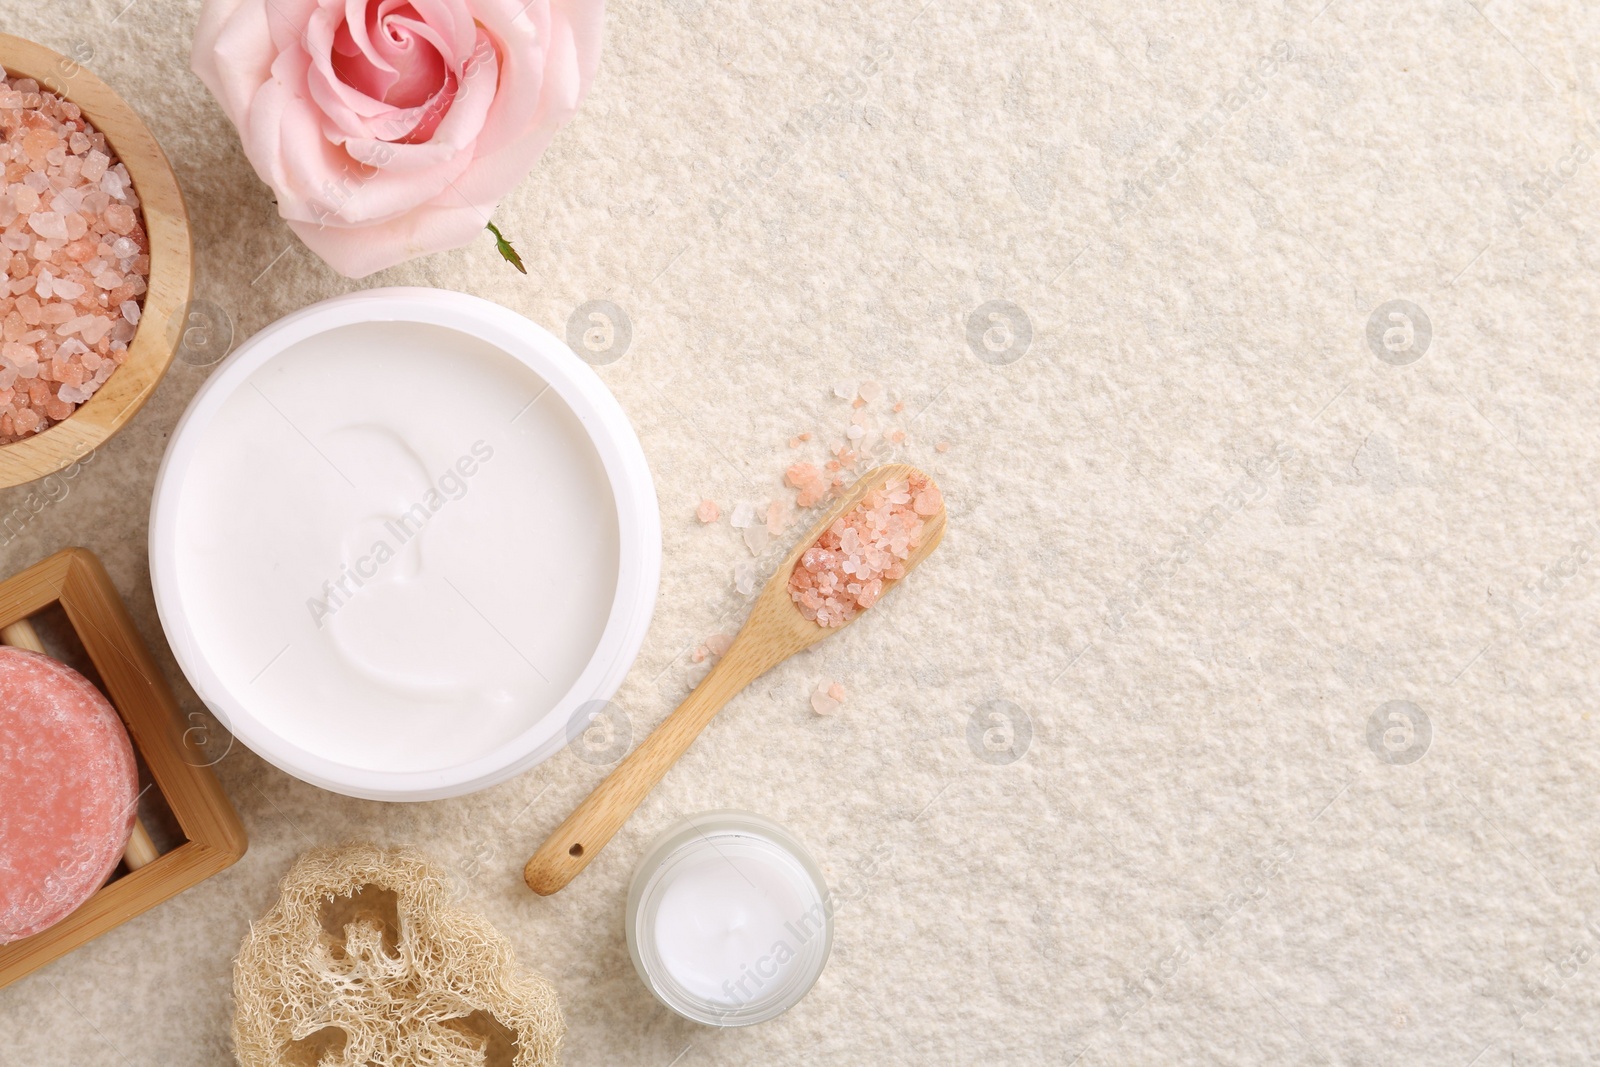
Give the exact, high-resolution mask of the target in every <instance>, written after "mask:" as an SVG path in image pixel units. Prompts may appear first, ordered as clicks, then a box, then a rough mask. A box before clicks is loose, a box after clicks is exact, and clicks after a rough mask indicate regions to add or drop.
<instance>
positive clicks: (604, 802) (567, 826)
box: [522, 463, 945, 896]
mask: <svg viewBox="0 0 1600 1067" xmlns="http://www.w3.org/2000/svg"><path fill="white" fill-rule="evenodd" d="M913 474H916V475H918V476H919V477H925V475H922V472H920V471H918V470H917V469H916V468H915V467H911V466H907V465H906V464H904V463H891V464H888V465H886V466H882V467H877V468H875V469H873V470H871V471H869V472H868V473H867V474H866V475H864V476H863V477H862V478H861V480H860V481H858V482H856V484H855V485H854V486H853V487H852V488H851V489H850V491H849V492H848V493H847V494H845V496H844V497H843V498H841V499H840V500H839V502H838V503H836V504H835V505H834V506H833V507H832V508H830V509H829V511H828V513H827V514H826V515H824V516H823V517H822V519H821V520H819V521H818V522H817V524H816V525H815V526H814V527H812V528H811V531H810V532H809V533H807V534H806V536H805V537H803V538H801V540H800V542H799V544H797V545H796V546H795V548H794V551H792V552H790V553H789V554H788V555H787V556H785V557H784V560H783V562H782V563H781V564H779V565H778V569H777V571H776V572H775V573H774V574H773V576H772V578H771V579H770V580H769V581H768V582H767V584H766V586H765V587H764V588H763V589H762V590H761V593H760V594H759V595H758V596H757V597H756V602H755V606H754V607H753V608H752V609H751V610H750V617H749V618H748V619H746V620H745V624H744V626H743V627H742V628H741V629H740V630H739V633H738V635H737V636H735V637H734V639H733V643H732V644H731V645H729V646H728V651H727V652H726V653H724V654H723V656H722V658H721V659H719V660H718V661H717V663H716V666H714V667H712V668H711V673H710V674H708V675H706V677H705V680H704V681H702V682H701V683H700V684H699V686H697V687H696V688H695V689H694V691H693V692H691V693H690V694H689V696H688V697H687V698H686V699H685V700H684V702H683V703H682V704H679V705H678V707H677V710H675V711H674V712H673V713H672V714H671V715H668V716H667V717H666V719H665V720H664V721H663V722H662V723H661V725H660V726H657V727H656V728H655V730H654V731H652V732H651V734H650V736H649V737H647V738H645V739H644V741H643V742H642V743H641V744H640V745H639V747H638V748H636V749H634V750H633V751H632V752H630V753H628V756H627V758H625V759H624V760H623V761H622V762H621V763H620V764H618V765H617V769H616V770H614V771H612V772H611V773H610V774H609V775H607V776H606V779H605V780H604V781H603V782H601V783H600V784H599V785H598V786H596V787H595V790H594V792H592V793H590V794H589V797H588V799H587V800H585V801H584V802H583V803H582V804H579V805H578V808H577V810H576V811H574V812H573V813H572V814H571V815H569V816H567V820H566V821H565V822H563V823H562V824H561V825H560V826H558V827H556V829H555V832H554V833H552V834H551V835H550V836H549V837H548V838H546V839H545V842H544V844H543V845H540V846H539V851H537V852H535V853H534V854H533V858H532V859H530V860H528V864H527V866H526V867H524V868H523V870H522V877H523V880H524V881H526V882H527V883H528V888H529V889H532V890H533V891H534V892H535V893H538V894H539V895H541V896H549V895H550V894H552V893H556V892H559V891H560V890H561V889H562V888H564V887H565V886H566V884H567V883H568V882H570V881H572V879H573V878H575V877H577V875H578V872H580V871H582V870H583V869H584V868H585V867H587V866H588V865H589V861H590V860H592V859H594V857H595V855H596V854H597V853H598V852H599V851H600V850H601V849H602V848H604V847H605V846H606V843H607V842H608V841H610V840H611V838H612V836H613V835H614V834H616V832H617V831H618V830H619V829H621V828H622V824H623V823H625V822H627V821H628V817H629V816H630V815H632V814H633V810H634V809H635V808H637V807H638V806H639V803H640V802H641V801H642V800H644V798H645V796H646V795H648V794H649V792H650V790H652V789H654V788H655V786H656V783H657V782H659V781H661V779H662V777H663V776H665V775H666V773H667V771H668V770H669V769H670V768H671V767H672V765H673V764H674V763H676V762H677V761H678V758H679V757H680V756H682V755H683V754H684V753H685V752H686V751H688V749H689V745H690V744H692V743H693V742H694V739H695V738H696V737H698V736H699V734H700V731H701V730H704V729H705V728H706V724H707V723H709V722H710V721H711V719H712V717H713V716H714V715H716V713H717V712H718V711H720V710H722V706H723V705H724V704H726V703H727V702H728V701H730V700H732V699H733V698H734V697H735V696H736V695H738V693H739V691H740V690H742V689H744V687H745V686H747V685H749V684H750V683H751V682H753V681H755V680H756V679H757V678H759V677H761V676H762V675H763V674H765V673H767V671H769V670H771V669H772V668H773V667H775V666H777V665H778V664H779V663H782V662H783V661H784V660H786V659H788V658H789V657H790V656H792V655H794V654H795V653H796V652H800V651H802V650H804V649H807V648H810V647H811V646H812V645H814V644H816V643H817V642H818V641H821V640H822V639H823V638H824V637H827V636H828V635H829V634H835V633H838V632H839V631H840V630H842V629H844V627H845V626H848V625H850V623H852V622H854V621H855V620H856V619H857V618H860V617H861V616H862V615H865V614H867V612H868V611H870V610H871V609H870V608H868V609H866V610H864V611H862V612H860V613H858V614H857V615H856V616H854V617H852V618H850V619H848V620H846V621H845V623H844V624H843V625H842V626H833V627H827V626H819V625H817V624H816V623H815V622H812V621H811V620H809V619H807V618H806V617H805V616H804V615H802V614H800V608H799V606H798V605H796V604H795V602H794V600H793V599H792V598H791V597H790V595H789V575H790V573H791V572H792V571H793V570H794V567H795V564H796V563H797V562H799V560H800V557H801V555H802V554H804V552H805V550H806V549H808V548H810V547H811V546H812V545H813V544H815V543H816V541H817V539H818V538H820V537H821V536H822V535H823V533H825V532H826V531H827V529H828V527H829V526H831V525H833V522H834V520H835V519H837V518H838V517H839V516H840V515H843V514H845V513H846V512H848V511H849V510H850V509H852V508H854V507H855V506H856V505H857V504H859V503H860V502H861V499H862V498H863V497H865V496H866V495H867V493H868V492H870V491H871V490H873V489H880V488H882V487H883V486H884V485H886V484H887V483H888V482H889V481H891V480H900V481H903V480H905V479H907V478H908V477H909V476H911V475H913ZM929 481H930V482H931V481H932V479H929ZM944 527H945V510H944V507H943V506H942V505H941V506H940V508H939V510H938V511H937V512H935V513H934V514H933V515H929V516H926V517H924V519H923V527H922V543H921V545H920V546H918V548H917V549H916V550H915V551H914V552H912V553H911V555H910V557H909V558H908V559H906V560H905V569H906V573H907V574H910V573H911V571H912V570H913V569H915V568H916V566H917V564H919V563H921V562H922V561H923V560H924V559H926V558H927V557H928V553H930V552H932V551H933V550H934V548H935V547H936V546H937V545H938V544H939V541H940V540H941V539H942V538H943V537H944ZM903 580H904V579H903V578H902V579H895V580H890V581H885V582H884V594H885V595H887V594H888V593H889V592H890V591H891V589H892V588H893V586H895V585H898V584H899V582H900V581H903Z"/></svg>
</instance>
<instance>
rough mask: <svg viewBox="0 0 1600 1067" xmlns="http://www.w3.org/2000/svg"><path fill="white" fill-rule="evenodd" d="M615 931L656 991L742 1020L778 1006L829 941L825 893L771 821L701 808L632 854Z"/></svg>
mask: <svg viewBox="0 0 1600 1067" xmlns="http://www.w3.org/2000/svg"><path fill="white" fill-rule="evenodd" d="M627 938H628V948H629V951H630V953H631V954H632V956H633V961H634V966H635V968H636V969H637V970H638V972H639V976H640V978H641V979H643V981H644V983H645V985H646V986H648V987H649V988H650V991H651V992H652V993H654V994H655V995H656V997H657V998H658V999H659V1000H661V1001H662V1003H664V1004H666V1005H667V1006H668V1007H669V1008H672V1009H673V1010H674V1011H676V1012H678V1013H679V1014H680V1015H683V1016H684V1017H686V1018H689V1019H693V1020H695V1021H696V1022H703V1023H708V1024H710V1025H714V1026H746V1025H750V1024H752V1023H758V1022H764V1021H766V1020H768V1019H771V1018H774V1017H775V1016H777V1015H779V1014H781V1013H782V1012H784V1011H786V1010H788V1009H789V1008H790V1007H792V1006H793V1005H794V1004H795V1003H797V1002H798V1001H799V1000H800V998H801V997H803V996H805V994H806V993H807V992H808V991H809V990H810V989H811V987H812V985H813V984H814V983H815V982H816V980H817V977H818V976H819V975H820V974H821V973H822V969H823V966H824V965H825V964H826V963H827V960H828V953H829V950H830V948H831V946H832V942H833V902H832V899H831V898H830V896H829V894H828V890H827V886H826V884H825V883H824V881H823V878H822V872H821V871H820V870H819V869H818V868H817V865H816V862H815V861H814V860H813V859H812V858H811V856H810V854H809V853H808V852H807V851H806V850H805V848H804V846H802V845H801V844H800V843H799V842H798V841H797V840H795V838H794V837H793V836H792V835H791V834H789V832H788V831H787V830H785V829H784V828H783V827H781V826H779V825H777V824H776V823H773V822H771V821H770V820H767V819H763V818H761V817H760V816H757V815H752V814H749V813H748V812H739V811H713V812H706V813H704V814H701V815H696V816H691V817H690V818H688V819H686V820H684V821H683V822H681V823H679V824H677V825H676V826H674V827H672V828H671V829H669V830H668V831H667V832H666V833H664V834H662V835H661V836H660V837H659V838H657V839H656V841H655V842H654V843H653V844H652V845H651V847H650V849H649V851H648V852H647V853H646V854H645V857H644V858H643V859H642V860H641V861H640V863H639V867H638V869H637V871H636V872H635V873H634V877H633V884H632V886H631V888H630V890H629V893H628V915H627Z"/></svg>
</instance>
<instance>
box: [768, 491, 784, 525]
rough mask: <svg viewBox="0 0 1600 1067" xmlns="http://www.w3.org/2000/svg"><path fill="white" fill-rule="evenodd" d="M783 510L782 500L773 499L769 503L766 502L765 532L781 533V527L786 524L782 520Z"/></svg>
mask: <svg viewBox="0 0 1600 1067" xmlns="http://www.w3.org/2000/svg"><path fill="white" fill-rule="evenodd" d="M783 512H784V507H783V501H781V500H776V499H774V500H773V501H771V502H770V503H768V504H767V532H768V533H770V534H781V533H783V528H784V526H785V525H786V524H785V523H784V521H783V519H784V514H783Z"/></svg>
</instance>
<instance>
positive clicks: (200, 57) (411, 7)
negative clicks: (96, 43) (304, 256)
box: [191, 0, 605, 278]
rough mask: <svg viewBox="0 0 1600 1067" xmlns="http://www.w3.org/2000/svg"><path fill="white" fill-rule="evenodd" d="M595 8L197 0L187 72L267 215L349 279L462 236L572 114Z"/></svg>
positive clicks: (432, 1) (585, 0)
mask: <svg viewBox="0 0 1600 1067" xmlns="http://www.w3.org/2000/svg"><path fill="white" fill-rule="evenodd" d="M604 13H605V2H604V0H205V4H204V7H203V8H202V9H201V12H200V22H199V25H198V26H197V27H196V28H195V35H194V53H193V55H192V56H191V63H192V65H193V67H194V72H195V73H196V74H198V75H199V76H200V80H201V81H203V82H205V83H206V87H207V88H209V89H210V90H211V93H212V95H213V96H215V97H216V98H217V102H218V103H220V104H221V105H222V110H223V111H224V112H226V113H227V115H228V118H230V119H232V120H233V124H234V125H235V126H237V127H238V128H239V138H240V140H241V141H242V142H243V143H244V152H245V156H246V157H247V158H248V159H249V160H250V162H251V164H252V165H253V166H254V167H255V169H256V173H257V174H259V175H260V176H261V180H262V181H264V182H266V183H267V184H268V185H270V186H271V187H272V189H273V192H275V193H276V194H277V197H278V213H279V214H280V215H282V216H283V217H284V219H286V220H287V221H288V223H289V226H290V228H291V229H293V230H294V232H295V233H296V234H298V235H299V237H300V239H301V240H302V241H304V242H305V243H306V244H307V245H308V246H309V247H310V248H311V250H312V251H314V252H316V253H317V254H318V255H319V256H321V257H322V258H323V259H325V260H326V261H327V262H328V264H329V265H330V266H331V267H333V269H334V270H337V271H339V272H340V273H341V274H344V275H346V276H348V277H352V278H359V277H362V276H363V275H367V274H371V273H372V272H373V271H375V270H381V269H382V268H384V267H389V266H393V265H394V264H396V263H400V262H403V261H405V260H407V259H410V258H412V257H413V256H419V255H423V254H424V253H427V252H438V251H442V250H444V249H449V248H459V247H460V246H462V245H464V244H467V243H468V242H470V241H472V240H473V239H475V238H476V237H477V236H478V235H479V234H480V233H481V232H482V231H483V228H484V226H485V224H486V223H487V222H488V220H489V216H490V215H491V214H492V213H493V211H494V209H495V206H496V204H498V203H499V201H500V198H501V197H502V196H504V195H505V194H506V193H507V192H509V191H510V190H511V187H512V186H514V185H515V184H516V183H517V182H518V181H520V180H521V179H522V178H523V176H524V175H526V174H527V173H528V171H529V170H530V169H532V167H533V165H534V163H535V162H537V161H538V158H539V155H540V153H542V152H543V151H544V149H545V146H546V145H548V144H549V143H550V139H551V137H552V136H554V134H555V131H556V130H557V129H559V128H560V127H561V126H562V124H564V123H565V122H566V121H567V120H568V119H569V118H571V117H572V115H573V113H574V112H575V111H576V110H577V108H578V103H579V101H581V100H582V99H583V94H584V92H585V90H587V89H588V87H589V83H590V81H591V80H593V78H594V71H595V66H596V65H597V63H598V62H599V58H600V30H601V22H602V18H603V15H604Z"/></svg>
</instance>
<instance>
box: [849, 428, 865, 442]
mask: <svg viewBox="0 0 1600 1067" xmlns="http://www.w3.org/2000/svg"><path fill="white" fill-rule="evenodd" d="M844 435H845V436H846V437H848V438H850V440H852V441H859V440H861V439H862V438H863V437H865V436H866V435H867V431H866V430H864V429H862V428H861V427H860V426H852V427H850V428H849V429H848V430H846V431H845V432H844Z"/></svg>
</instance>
